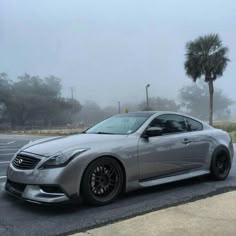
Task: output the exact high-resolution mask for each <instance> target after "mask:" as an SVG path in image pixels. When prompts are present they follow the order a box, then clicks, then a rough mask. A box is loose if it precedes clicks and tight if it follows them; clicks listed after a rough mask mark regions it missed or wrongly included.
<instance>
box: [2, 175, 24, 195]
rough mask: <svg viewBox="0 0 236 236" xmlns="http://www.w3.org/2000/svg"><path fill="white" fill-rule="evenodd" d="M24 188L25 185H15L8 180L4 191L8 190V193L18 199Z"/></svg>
mask: <svg viewBox="0 0 236 236" xmlns="http://www.w3.org/2000/svg"><path fill="white" fill-rule="evenodd" d="M25 187H26V184H21V183H16V182H13V181H11V180H9V179H8V180H7V183H6V190H8V191H9V192H11V193H13V194H15V195H17V196H19V197H20V196H21V194H22V193H23V192H24V190H25Z"/></svg>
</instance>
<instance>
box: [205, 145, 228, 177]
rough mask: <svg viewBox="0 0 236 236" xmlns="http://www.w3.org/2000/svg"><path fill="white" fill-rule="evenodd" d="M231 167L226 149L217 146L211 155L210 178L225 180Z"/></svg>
mask: <svg viewBox="0 0 236 236" xmlns="http://www.w3.org/2000/svg"><path fill="white" fill-rule="evenodd" d="M230 169H231V159H230V156H229V153H228V151H227V150H226V149H225V148H223V147H220V148H218V149H217V150H216V151H215V152H214V154H213V157H212V161H211V169H210V171H211V173H210V175H211V178H212V179H214V180H225V179H226V178H227V177H228V175H229V172H230Z"/></svg>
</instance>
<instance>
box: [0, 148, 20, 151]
mask: <svg viewBox="0 0 236 236" xmlns="http://www.w3.org/2000/svg"><path fill="white" fill-rule="evenodd" d="M18 149H19V148H0V151H11V150H18Z"/></svg>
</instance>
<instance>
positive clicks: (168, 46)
mask: <svg viewBox="0 0 236 236" xmlns="http://www.w3.org/2000/svg"><path fill="white" fill-rule="evenodd" d="M235 22H236V1H235V0H224V1H223V0H197V1H195V0H163V1H159V0H117V1H113V0H106V1H105V0H94V1H89V0H84V1H80V0H38V1H36V0H0V55H1V56H0V72H6V73H8V74H9V76H10V77H12V78H14V77H16V76H17V75H21V74H24V73H25V72H27V73H29V74H31V75H39V76H47V75H55V76H58V77H60V78H62V82H63V85H64V95H65V96H69V94H70V93H69V92H70V91H69V87H70V86H73V87H74V90H75V96H76V98H77V99H79V100H80V101H81V102H84V101H86V100H96V101H97V102H98V103H99V104H102V105H109V104H111V105H112V104H116V103H117V101H118V100H120V101H121V103H122V102H126V101H140V100H143V99H145V86H146V84H147V83H150V84H151V86H150V89H149V93H150V96H163V97H168V98H175V97H176V95H177V94H178V90H179V89H180V88H181V87H182V86H183V85H185V84H190V83H191V80H190V79H189V78H187V77H186V75H185V71H184V67H183V63H184V54H185V44H186V42H187V41H189V40H193V39H195V38H196V37H198V36H199V35H205V34H208V33H218V34H219V35H220V37H221V38H222V40H223V43H224V44H225V45H227V46H228V47H229V49H230V54H229V56H230V59H231V62H230V64H229V66H228V67H227V70H226V72H225V74H224V76H223V77H222V78H220V79H219V81H218V82H216V86H217V87H219V88H222V89H223V90H224V91H225V93H226V94H228V96H229V97H230V98H232V99H235V100H236V86H235V85H236V78H235V70H236V39H235V37H236V25H235Z"/></svg>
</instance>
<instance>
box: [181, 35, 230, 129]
mask: <svg viewBox="0 0 236 236" xmlns="http://www.w3.org/2000/svg"><path fill="white" fill-rule="evenodd" d="M228 51H229V50H228V48H227V47H225V46H223V45H222V41H221V39H220V37H219V35H218V34H209V35H206V36H203V37H202V36H201V37H198V38H197V39H195V40H194V41H190V42H188V43H187V44H186V55H185V56H186V61H185V64H184V67H185V70H186V74H187V75H188V76H189V77H190V78H191V79H192V80H193V81H194V82H196V80H197V79H201V78H202V77H203V78H204V80H205V82H206V83H208V87H209V98H210V100H209V124H210V125H212V121H213V94H214V85H213V82H214V81H215V80H216V79H217V78H219V77H221V76H222V75H223V72H224V70H225V68H226V66H227V63H228V62H229V58H228V57H227V54H228Z"/></svg>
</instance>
